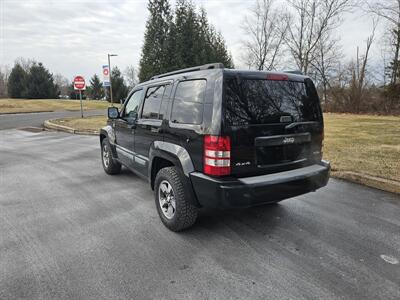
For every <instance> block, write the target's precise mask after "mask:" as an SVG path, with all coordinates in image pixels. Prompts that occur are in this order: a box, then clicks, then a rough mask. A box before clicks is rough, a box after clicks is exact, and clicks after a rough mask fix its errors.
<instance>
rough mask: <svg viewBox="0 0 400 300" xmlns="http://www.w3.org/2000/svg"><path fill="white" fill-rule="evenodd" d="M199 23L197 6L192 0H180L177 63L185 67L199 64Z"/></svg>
mask: <svg viewBox="0 0 400 300" xmlns="http://www.w3.org/2000/svg"><path fill="white" fill-rule="evenodd" d="M198 33H199V24H198V22H197V16H196V12H195V8H194V6H193V4H192V2H190V1H186V0H178V1H177V3H176V10H175V37H174V40H175V45H176V49H175V52H174V53H172V55H174V57H175V65H176V67H177V69H183V68H186V67H190V66H195V65H198V64H199V55H198V53H199V50H200V48H199V47H197V46H198V41H197V38H198V36H199V34H198Z"/></svg>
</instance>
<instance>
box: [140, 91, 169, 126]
mask: <svg viewBox="0 0 400 300" xmlns="http://www.w3.org/2000/svg"><path fill="white" fill-rule="evenodd" d="M164 90H165V85H160V86H154V87H150V88H148V89H147V92H146V97H145V98H144V105H143V111H142V118H143V119H158V112H159V111H160V106H161V100H162V97H163V94H164Z"/></svg>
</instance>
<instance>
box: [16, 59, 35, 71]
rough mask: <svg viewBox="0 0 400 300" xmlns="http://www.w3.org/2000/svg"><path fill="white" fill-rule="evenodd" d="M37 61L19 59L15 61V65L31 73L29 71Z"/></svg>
mask: <svg viewBox="0 0 400 300" xmlns="http://www.w3.org/2000/svg"><path fill="white" fill-rule="evenodd" d="M35 62H36V61H35V60H34V59H31V58H23V57H18V58H17V59H16V60H15V64H18V65H20V66H21V67H22V68H23V69H24V70H25V72H29V69H30V68H31V66H32V65H33V64H34V63H35Z"/></svg>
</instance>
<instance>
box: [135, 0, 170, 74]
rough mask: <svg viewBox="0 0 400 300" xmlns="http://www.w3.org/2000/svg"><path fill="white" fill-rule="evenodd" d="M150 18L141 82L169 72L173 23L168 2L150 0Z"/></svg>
mask: <svg viewBox="0 0 400 300" xmlns="http://www.w3.org/2000/svg"><path fill="white" fill-rule="evenodd" d="M148 10H149V12H150V17H149V19H148V21H147V24H146V32H145V36H144V44H143V48H142V57H141V60H140V72H139V80H140V81H144V80H147V79H149V78H150V77H151V76H153V75H156V74H161V73H165V72H166V71H167V68H168V65H167V62H168V60H169V58H168V53H167V48H168V35H169V26H170V23H171V8H170V4H169V2H168V0H150V1H149V4H148Z"/></svg>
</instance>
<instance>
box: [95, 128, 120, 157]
mask: <svg viewBox="0 0 400 300" xmlns="http://www.w3.org/2000/svg"><path fill="white" fill-rule="evenodd" d="M103 136H104V137H106V138H108V141H109V142H110V145H111V151H112V154H113V157H114V158H117V151H116V149H115V140H116V137H115V131H114V128H113V127H112V126H111V125H107V126H104V127H103V128H101V129H100V133H99V138H100V146H101V142H102V141H103Z"/></svg>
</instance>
